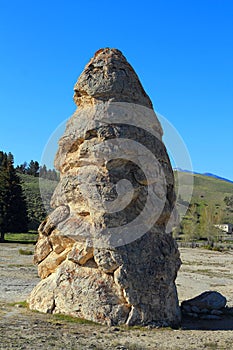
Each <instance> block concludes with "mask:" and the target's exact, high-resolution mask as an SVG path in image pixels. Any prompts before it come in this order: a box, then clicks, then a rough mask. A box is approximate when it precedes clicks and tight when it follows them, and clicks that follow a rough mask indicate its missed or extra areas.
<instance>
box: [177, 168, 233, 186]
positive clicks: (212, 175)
mask: <svg viewBox="0 0 233 350" xmlns="http://www.w3.org/2000/svg"><path fill="white" fill-rule="evenodd" d="M173 170H174V171H180V172H183V173H190V174H194V175H203V176H209V177H214V178H216V179H219V180H223V181H227V182H231V183H233V181H231V180H229V179H226V178H225V177H221V176H218V175H215V174H212V173H198V172H196V171H190V170H185V169H181V168H174V169H173Z"/></svg>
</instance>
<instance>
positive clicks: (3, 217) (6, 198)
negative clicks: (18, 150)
mask: <svg viewBox="0 0 233 350" xmlns="http://www.w3.org/2000/svg"><path fill="white" fill-rule="evenodd" d="M27 223H28V218H27V208H26V202H25V198H24V196H23V192H22V187H21V185H20V179H19V177H18V176H17V174H16V170H15V169H14V158H13V155H12V154H11V153H9V154H8V155H7V154H6V153H4V152H0V233H1V241H4V235H5V233H6V232H26V231H27Z"/></svg>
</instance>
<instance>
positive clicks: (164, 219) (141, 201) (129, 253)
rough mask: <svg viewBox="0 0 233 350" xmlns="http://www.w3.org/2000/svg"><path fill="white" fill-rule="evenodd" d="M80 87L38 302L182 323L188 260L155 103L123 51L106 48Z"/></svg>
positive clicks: (60, 309) (34, 303)
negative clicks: (175, 223)
mask: <svg viewBox="0 0 233 350" xmlns="http://www.w3.org/2000/svg"><path fill="white" fill-rule="evenodd" d="M74 90H75V95H74V100H75V102H76V104H77V105H78V108H77V110H76V112H75V113H74V115H73V116H72V117H71V119H70V120H69V121H68V123H67V126H66V130H65V132H64V134H63V136H62V137H61V139H60V141H59V148H58V152H57V155H56V159H55V166H56V168H57V170H59V171H60V182H59V184H58V186H57V188H56V189H55V192H54V194H53V197H52V200H51V206H52V207H53V208H54V211H53V212H52V213H50V214H49V215H48V217H47V218H46V220H45V221H44V222H42V224H41V225H40V228H39V240H38V242H37V245H36V249H35V257H34V260H35V262H36V263H37V264H38V272H39V275H40V277H41V278H42V281H41V282H40V283H39V284H38V285H37V286H36V287H35V288H34V290H33V291H32V293H31V295H30V297H29V305H30V308H31V309H35V310H39V311H42V312H50V313H53V312H54V313H65V314H71V315H73V316H77V317H82V318H86V319H89V320H92V321H95V322H99V323H103V324H109V325H114V324H127V325H135V324H140V325H147V324H155V325H171V326H172V325H177V324H179V321H180V310H179V305H178V298H177V293H176V286H175V278H176V275H177V271H178V269H179V266H180V258H179V252H178V249H177V245H176V242H175V241H174V240H173V238H172V235H171V233H170V232H167V230H166V227H167V226H168V225H167V224H168V222H169V221H170V218H171V215H172V213H173V211H174V202H175V193H174V178H173V172H172V167H171V164H170V161H169V158H168V155H167V152H166V148H165V146H164V144H163V142H162V129H161V126H160V123H159V121H158V119H157V117H156V114H155V113H154V111H153V108H152V103H151V101H150V99H149V97H148V96H147V95H146V93H145V91H144V89H143V87H142V85H141V83H140V81H139V79H138V77H137V75H136V73H135V72H134V70H133V68H132V67H131V66H130V65H129V63H128V62H127V61H126V59H125V57H124V56H123V55H122V53H121V52H120V51H118V50H116V49H101V50H99V51H97V53H96V54H95V56H94V57H93V58H92V59H91V61H90V62H89V63H88V65H87V66H86V67H85V69H84V72H83V73H82V74H81V76H80V77H79V79H78V81H77V83H76V85H75V88H74Z"/></svg>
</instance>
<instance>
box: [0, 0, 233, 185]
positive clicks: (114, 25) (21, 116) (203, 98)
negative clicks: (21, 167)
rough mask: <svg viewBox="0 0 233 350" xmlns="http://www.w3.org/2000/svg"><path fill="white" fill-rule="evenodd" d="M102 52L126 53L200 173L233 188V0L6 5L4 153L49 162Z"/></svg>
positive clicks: (24, 0)
mask: <svg viewBox="0 0 233 350" xmlns="http://www.w3.org/2000/svg"><path fill="white" fill-rule="evenodd" d="M101 47H116V48H118V49H120V50H121V51H122V52H123V53H124V55H125V56H126V57H127V59H128V61H129V62H130V63H131V64H132V66H133V67H134V69H135V70H136V72H137V74H138V75H139V78H140V80H141V82H142V84H143V86H144V88H145V90H146V92H147V93H148V94H149V96H150V97H151V99H152V101H153V105H154V108H155V110H156V111H158V112H159V113H161V114H162V115H163V116H165V117H166V118H167V119H168V120H169V121H170V122H171V123H172V124H173V125H174V126H175V128H176V129H177V130H178V132H179V133H180V134H181V136H182V137H183V139H184V141H185V143H186V145H187V147H188V149H189V152H190V155H191V159H192V162H193V168H194V170H195V171H198V172H212V173H215V174H217V175H220V176H223V177H226V178H229V179H231V180H233V157H232V150H233V1H232V0H183V1H181V0H154V1H153V0H150V1H147V0H144V1H131V0H129V1H127V0H124V1H122V0H118V1H115V2H111V1H107V0H104V1H101V0H100V1H94V0H89V1H84V0H83V1H78V0H63V1H61V0H56V1H54V0H47V1H45V0H40V1H31V0H30V1H29V0H18V1H17V0H12V1H8V0H0V82H1V84H0V117H1V126H0V150H4V151H7V152H9V151H11V152H12V153H13V154H14V156H15V163H16V164H18V163H22V162H23V161H27V162H29V161H30V160H31V159H34V160H40V158H41V153H42V151H43V148H44V146H45V144H46V142H47V140H48V138H49V136H50V135H51V133H52V132H53V131H54V129H56V127H57V126H58V125H59V124H60V123H61V122H63V121H64V120H65V119H67V118H68V117H69V116H70V115H71V114H72V113H73V112H74V110H75V105H74V103H73V101H72V95H73V85H74V83H75V82H76V80H77V78H78V76H79V74H80V73H81V72H82V70H83V68H84V66H85V64H86V63H87V62H88V60H89V59H90V58H91V57H92V55H93V54H94V52H95V51H96V50H98V49H99V48H101Z"/></svg>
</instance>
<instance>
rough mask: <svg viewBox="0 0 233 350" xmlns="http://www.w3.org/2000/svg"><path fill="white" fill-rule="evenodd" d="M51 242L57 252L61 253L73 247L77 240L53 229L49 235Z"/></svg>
mask: <svg viewBox="0 0 233 350" xmlns="http://www.w3.org/2000/svg"><path fill="white" fill-rule="evenodd" d="M49 242H50V243H51V246H52V249H53V250H54V252H55V253H57V254H60V253H61V252H63V251H64V250H65V249H67V248H70V249H71V248H72V246H73V245H74V243H75V240H73V239H71V238H68V237H65V236H61V235H59V231H58V230H57V231H53V233H52V234H51V235H50V237H49Z"/></svg>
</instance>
